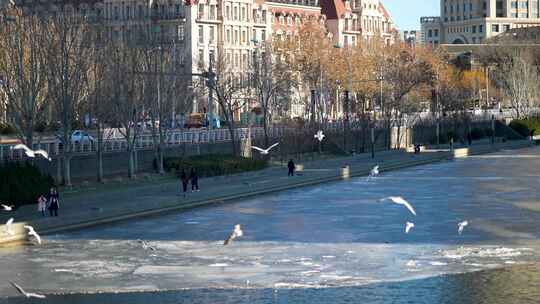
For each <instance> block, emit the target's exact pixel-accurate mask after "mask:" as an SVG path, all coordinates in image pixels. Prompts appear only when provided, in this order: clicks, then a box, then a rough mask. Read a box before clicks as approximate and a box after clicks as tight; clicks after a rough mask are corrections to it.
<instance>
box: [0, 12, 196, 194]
mask: <svg viewBox="0 0 540 304" xmlns="http://www.w3.org/2000/svg"><path fill="white" fill-rule="evenodd" d="M6 15H7V16H8V17H7V18H4V19H5V20H6V21H5V24H2V26H1V27H0V92H2V93H3V94H1V95H2V99H3V102H4V103H5V104H6V107H7V112H8V115H9V120H10V124H11V125H13V126H14V127H15V128H16V130H17V134H18V135H19V137H20V139H21V140H22V141H23V142H24V143H25V144H27V145H28V146H33V144H34V143H36V138H35V136H36V132H35V131H36V129H38V127H39V126H41V125H44V124H57V126H58V127H59V128H58V129H57V130H56V132H55V136H56V138H57V139H58V140H59V141H60V142H61V144H62V149H61V166H58V168H59V174H58V176H59V177H62V180H63V182H64V184H67V185H69V184H71V174H70V172H71V168H70V162H71V158H72V157H73V144H72V142H71V141H72V138H71V134H72V131H73V128H74V126H77V125H79V124H80V123H81V122H82V121H84V120H85V119H84V118H85V117H88V118H91V119H89V120H90V121H87V122H90V125H88V126H87V127H93V128H95V129H96V130H97V132H96V135H97V136H96V137H97V138H96V141H95V143H94V144H95V145H96V154H97V160H98V161H97V178H98V180H100V181H102V180H103V151H104V145H105V143H106V141H107V140H108V138H109V137H110V135H111V132H106V130H111V129H110V128H117V130H119V131H120V133H121V135H122V136H123V137H124V139H125V141H126V142H127V152H128V154H129V166H128V172H129V176H130V177H133V176H134V175H135V164H136V161H135V157H136V156H135V144H136V142H137V138H138V136H139V135H140V133H141V131H142V130H143V129H144V126H143V124H145V123H146V121H147V120H150V121H151V126H150V128H151V131H152V134H153V135H154V136H153V138H154V140H155V143H154V147H155V153H156V159H158V162H157V163H158V169H159V171H160V172H163V150H164V145H165V140H166V137H167V132H168V130H169V129H170V128H171V127H172V125H173V124H174V123H173V122H172V121H173V120H174V119H173V118H172V116H173V114H174V113H185V112H187V111H188V109H189V104H190V103H191V100H190V98H191V96H189V94H186V91H187V83H188V82H187V80H186V78H185V77H182V76H181V74H180V73H179V72H178V71H177V68H178V64H177V62H176V57H175V55H176V54H177V53H178V52H181V51H182V50H181V48H178V49H177V47H176V45H171V44H168V45H163V44H159V43H156V42H155V40H154V37H152V35H151V33H149V35H148V37H147V39H146V40H145V42H146V43H144V44H137V45H133V44H128V43H126V42H122V41H119V40H112V39H110V40H109V39H106V38H104V37H107V35H106V32H105V27H104V26H103V25H99V24H90V23H88V22H87V21H86V20H85V19H83V18H80V17H77V16H76V15H72V14H57V15H55V16H43V15H29V14H23V12H22V11H21V10H19V9H17V8H12V9H10V10H9V11H8V12H6ZM87 120H88V119H87ZM39 141H40V138H37V142H39ZM60 168H61V169H60Z"/></svg>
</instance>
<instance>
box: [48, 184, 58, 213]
mask: <svg viewBox="0 0 540 304" xmlns="http://www.w3.org/2000/svg"><path fill="white" fill-rule="evenodd" d="M59 198H60V196H59V195H58V191H57V190H56V188H55V187H52V188H51V190H50V191H49V194H48V195H47V201H48V202H49V214H50V215H51V216H53V215H54V216H58V208H59V207H60V203H59V201H58V199H59Z"/></svg>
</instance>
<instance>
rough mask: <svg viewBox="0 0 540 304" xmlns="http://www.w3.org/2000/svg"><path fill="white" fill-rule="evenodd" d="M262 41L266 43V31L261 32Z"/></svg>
mask: <svg viewBox="0 0 540 304" xmlns="http://www.w3.org/2000/svg"><path fill="white" fill-rule="evenodd" d="M261 41H266V30H262V31H261Z"/></svg>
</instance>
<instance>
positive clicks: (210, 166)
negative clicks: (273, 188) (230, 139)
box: [163, 154, 267, 177]
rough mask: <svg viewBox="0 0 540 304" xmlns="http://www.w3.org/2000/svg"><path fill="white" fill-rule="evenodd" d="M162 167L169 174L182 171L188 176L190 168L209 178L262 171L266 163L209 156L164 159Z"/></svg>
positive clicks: (224, 156)
mask: <svg viewBox="0 0 540 304" xmlns="http://www.w3.org/2000/svg"><path fill="white" fill-rule="evenodd" d="M163 166H164V167H165V170H167V171H169V172H179V171H181V170H182V169H184V170H185V171H186V173H187V174H189V171H190V170H191V168H194V169H195V171H197V174H198V175H199V176H200V177H209V176H218V175H228V174H235V173H241V172H246V171H255V170H262V169H264V168H266V167H267V161H265V160H255V159H250V158H243V157H233V156H231V155H222V154H210V155H197V156H191V157H187V158H180V157H166V158H165V159H164V160H163Z"/></svg>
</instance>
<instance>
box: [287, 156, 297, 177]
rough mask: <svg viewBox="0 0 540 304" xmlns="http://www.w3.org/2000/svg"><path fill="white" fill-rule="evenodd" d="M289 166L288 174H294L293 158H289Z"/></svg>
mask: <svg viewBox="0 0 540 304" xmlns="http://www.w3.org/2000/svg"><path fill="white" fill-rule="evenodd" d="M287 168H289V173H288V175H287V176H294V169H295V165H294V162H293V160H292V159H291V160H289V163H287Z"/></svg>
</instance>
